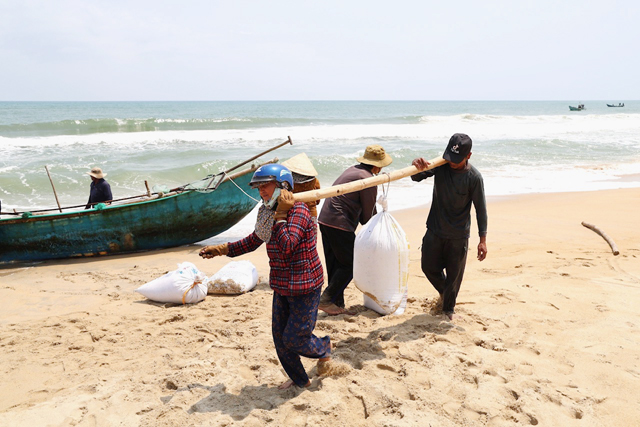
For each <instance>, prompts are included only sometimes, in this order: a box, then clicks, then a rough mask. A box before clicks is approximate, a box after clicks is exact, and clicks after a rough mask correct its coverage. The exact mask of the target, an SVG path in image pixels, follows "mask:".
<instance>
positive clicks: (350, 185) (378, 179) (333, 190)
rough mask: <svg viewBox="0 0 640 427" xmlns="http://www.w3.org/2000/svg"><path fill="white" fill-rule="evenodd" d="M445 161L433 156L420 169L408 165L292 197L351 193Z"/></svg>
mask: <svg viewBox="0 0 640 427" xmlns="http://www.w3.org/2000/svg"><path fill="white" fill-rule="evenodd" d="M446 162H447V161H446V160H444V159H443V158H442V157H435V158H433V159H431V160H429V166H427V168H426V169H423V170H420V169H418V168H417V167H415V166H413V165H412V166H408V167H406V168H403V169H399V170H397V171H393V172H389V173H381V174H378V175H376V176H372V177H370V178H365V179H359V180H357V181H351V182H346V183H344V184H339V185H333V186H331V187H327V188H321V189H319V190H310V191H303V192H301V193H295V194H294V195H293V198H294V199H295V200H296V201H298V202H311V201H313V200H320V199H326V198H328V197H334V196H339V195H341V194H348V193H353V192H354V191H360V190H364V189H365V188H369V187H374V186H376V185H380V184H384V183H387V182H391V181H396V180H398V179H401V178H405V177H407V176H411V175H415V174H417V173H419V172H424V171H426V170H429V169H433V168H437V167H438V166H442V165H444V164H445V163H446Z"/></svg>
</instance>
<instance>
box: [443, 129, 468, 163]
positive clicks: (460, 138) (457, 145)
mask: <svg viewBox="0 0 640 427" xmlns="http://www.w3.org/2000/svg"><path fill="white" fill-rule="evenodd" d="M470 152H471V138H469V135H466V134H464V133H454V134H453V136H452V137H451V139H449V145H447V149H446V150H444V154H443V155H442V158H443V159H445V160H449V161H450V162H451V163H461V162H462V161H463V160H464V159H466V158H467V156H468V155H469V153H470Z"/></svg>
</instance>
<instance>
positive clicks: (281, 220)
mask: <svg viewBox="0 0 640 427" xmlns="http://www.w3.org/2000/svg"><path fill="white" fill-rule="evenodd" d="M285 222H287V220H286V219H279V220H277V221H276V224H284V223H285Z"/></svg>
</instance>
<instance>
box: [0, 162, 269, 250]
mask: <svg viewBox="0 0 640 427" xmlns="http://www.w3.org/2000/svg"><path fill="white" fill-rule="evenodd" d="M251 176H252V174H250V173H248V174H244V175H242V176H239V177H236V178H235V179H234V182H235V184H237V185H238V186H239V187H240V188H242V189H243V190H244V191H245V192H246V193H247V194H249V195H251V197H253V199H259V194H258V191H257V190H254V189H251V188H250V187H249V186H248V183H249V181H250V179H251ZM234 182H231V181H224V182H222V183H221V184H220V186H219V187H218V188H217V189H216V190H215V191H209V192H198V191H185V192H182V193H178V194H174V195H170V196H166V197H162V198H158V199H152V200H146V201H141V202H136V203H130V204H124V205H113V206H107V207H104V208H103V209H88V210H85V211H80V212H69V213H58V214H50V215H37V216H31V217H29V218H19V219H3V220H0V262H1V263H6V262H12V261H38V260H46V259H56V258H69V257H83V256H98V255H108V254H124V253H131V252H138V251H147V250H152V249H160V248H168V247H174V246H181V245H186V244H190V243H195V242H198V241H201V240H204V239H207V238H209V237H212V236H215V235H217V234H220V233H222V232H224V231H226V230H228V229H229V228H231V227H232V226H233V225H235V224H237V223H238V222H239V221H240V220H241V219H242V218H244V217H245V216H246V215H247V214H248V213H249V212H251V210H252V209H253V208H254V207H255V206H256V204H257V201H256V200H253V199H252V198H250V197H249V196H247V194H245V193H243V192H242V191H241V190H240V189H239V188H238V186H236V185H235V184H234Z"/></svg>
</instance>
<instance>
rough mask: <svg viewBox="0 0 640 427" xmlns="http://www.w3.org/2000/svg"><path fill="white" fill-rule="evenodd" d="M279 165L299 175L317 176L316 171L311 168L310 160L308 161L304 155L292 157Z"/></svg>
mask: <svg viewBox="0 0 640 427" xmlns="http://www.w3.org/2000/svg"><path fill="white" fill-rule="evenodd" d="M281 165H282V166H286V167H287V168H288V169H289V170H290V171H291V172H295V173H297V174H300V175H306V176H318V171H316V168H314V167H313V164H312V163H311V160H309V157H307V155H306V154H305V153H300V154H298V155H296V156H293V157H292V158H290V159H289V160H285V161H284V162H282V163H281Z"/></svg>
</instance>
